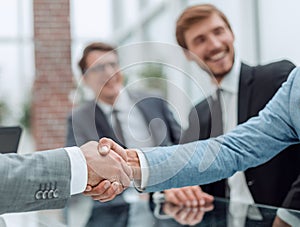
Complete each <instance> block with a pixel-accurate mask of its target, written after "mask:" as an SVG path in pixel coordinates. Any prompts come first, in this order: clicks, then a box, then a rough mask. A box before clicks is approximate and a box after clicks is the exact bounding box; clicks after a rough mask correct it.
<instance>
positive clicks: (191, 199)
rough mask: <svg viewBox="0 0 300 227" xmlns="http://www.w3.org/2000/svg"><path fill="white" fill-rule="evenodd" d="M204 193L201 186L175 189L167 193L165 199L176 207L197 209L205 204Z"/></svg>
mask: <svg viewBox="0 0 300 227" xmlns="http://www.w3.org/2000/svg"><path fill="white" fill-rule="evenodd" d="M202 193H203V192H202V191H201V189H200V187H199V186H189V187H183V188H173V189H170V190H166V191H165V198H166V200H167V201H168V202H172V203H174V204H176V205H181V206H187V207H197V206H200V205H203V204H204V203H205V201H204V200H203V198H202ZM201 201H204V202H201Z"/></svg>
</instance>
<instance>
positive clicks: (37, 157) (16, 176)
mask: <svg viewBox="0 0 300 227" xmlns="http://www.w3.org/2000/svg"><path fill="white" fill-rule="evenodd" d="M0 175H1V184H0V196H1V203H0V214H2V213H8V212H24V211H32V210H42V209H56V208H62V207H63V206H64V205H65V203H66V201H67V199H68V198H69V197H70V180H71V167H70V160H69V157H68V154H67V153H66V151H65V150H64V149H57V150H49V151H43V152H36V153H34V154H28V155H18V154H9V155H0Z"/></svg>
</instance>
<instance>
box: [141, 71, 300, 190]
mask: <svg viewBox="0 0 300 227" xmlns="http://www.w3.org/2000/svg"><path fill="white" fill-rule="evenodd" d="M299 90H300V68H297V69H295V70H293V71H292V73H291V74H290V76H289V79H288V80H287V82H286V83H284V84H283V85H282V87H281V88H280V90H279V91H278V92H277V93H276V95H275V96H274V97H273V99H272V100H271V101H270V102H269V103H268V104H267V106H266V107H265V108H264V109H263V110H262V111H261V112H260V113H259V116H258V117H254V118H251V119H250V120H249V121H247V123H244V124H242V125H239V126H238V127H236V128H235V129H234V130H232V131H231V132H229V133H228V134H226V135H224V136H220V137H217V138H213V139H209V140H203V141H196V142H193V143H188V144H183V145H175V146H171V147H156V148H148V149H142V152H143V153H144V155H145V158H146V160H147V163H148V166H149V170H148V171H149V177H148V180H147V184H146V189H145V191H146V192H151V191H162V190H165V189H168V188H172V187H183V186H188V185H199V184H207V183H211V182H215V181H217V180H220V179H224V178H228V177H229V176H231V175H233V174H234V173H235V172H236V171H243V170H245V169H247V168H250V167H254V166H257V165H259V164H262V163H264V162H266V161H268V160H269V159H271V158H272V157H274V156H275V155H277V154H278V153H279V152H280V151H282V150H283V149H285V148H286V147H288V146H290V145H292V144H296V143H299V139H300V123H299V116H300V111H299V110H300V109H299V103H300V97H299Z"/></svg>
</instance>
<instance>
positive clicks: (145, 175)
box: [134, 149, 149, 191]
mask: <svg viewBox="0 0 300 227" xmlns="http://www.w3.org/2000/svg"><path fill="white" fill-rule="evenodd" d="M136 153H137V155H138V157H139V160H140V167H141V181H134V184H135V187H136V189H137V190H138V191H143V190H145V187H146V186H147V183H148V179H149V164H148V161H147V159H146V157H145V155H144V153H143V152H142V151H141V150H138V149H136Z"/></svg>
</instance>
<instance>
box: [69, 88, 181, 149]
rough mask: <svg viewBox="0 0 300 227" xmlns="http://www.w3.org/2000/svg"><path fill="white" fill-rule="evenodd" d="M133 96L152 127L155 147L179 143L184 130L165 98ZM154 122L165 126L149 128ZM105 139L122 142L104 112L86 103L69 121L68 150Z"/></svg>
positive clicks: (154, 125) (146, 95)
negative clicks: (69, 147)
mask: <svg viewBox="0 0 300 227" xmlns="http://www.w3.org/2000/svg"><path fill="white" fill-rule="evenodd" d="M129 94H130V98H131V99H132V100H133V101H134V102H135V103H136V105H137V107H138V108H139V110H140V111H141V113H142V115H143V116H144V118H145V122H146V123H147V125H149V127H150V132H151V135H152V136H153V139H154V143H155V146H167V145H171V144H174V143H178V142H179V139H180V136H181V129H180V126H179V124H178V122H177V121H176V120H175V118H174V116H173V114H172V112H171V111H170V110H169V108H168V107H167V103H166V102H165V101H164V100H163V99H162V98H160V97H157V96H153V95H152V96H150V95H148V94H144V93H129ZM153 119H161V120H162V121H163V122H164V123H165V124H161V123H156V122H155V123H153V122H152V124H149V123H150V122H151V120H153ZM165 127H166V128H165ZM102 137H108V138H111V139H113V140H115V141H117V142H118V140H117V138H116V136H115V135H114V132H113V129H112V127H111V126H110V124H109V122H108V120H107V118H106V116H105V114H104V112H103V111H102V110H101V109H100V108H99V107H98V105H96V103H95V102H94V101H89V102H86V103H85V104H83V105H82V106H80V107H78V108H76V109H74V110H73V111H72V113H71V115H70V116H69V117H68V132H67V142H66V145H67V146H81V145H82V144H84V143H86V142H87V141H90V140H95V141H98V140H99V139H100V138H102Z"/></svg>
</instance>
